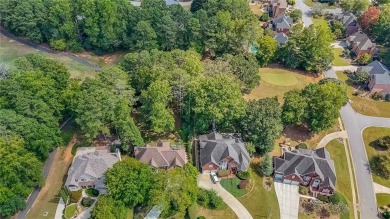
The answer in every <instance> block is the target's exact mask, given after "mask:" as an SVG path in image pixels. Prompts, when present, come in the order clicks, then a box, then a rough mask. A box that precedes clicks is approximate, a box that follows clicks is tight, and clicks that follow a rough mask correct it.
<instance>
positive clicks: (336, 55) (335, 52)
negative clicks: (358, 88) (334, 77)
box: [332, 48, 351, 66]
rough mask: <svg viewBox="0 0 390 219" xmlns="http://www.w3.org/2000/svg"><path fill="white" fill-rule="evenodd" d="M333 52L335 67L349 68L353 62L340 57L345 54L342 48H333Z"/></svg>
mask: <svg viewBox="0 0 390 219" xmlns="http://www.w3.org/2000/svg"><path fill="white" fill-rule="evenodd" d="M332 52H333V57H334V60H333V65H334V66H347V65H350V64H351V60H349V59H344V58H342V57H340V55H341V54H342V53H343V49H342V48H333V50H332Z"/></svg>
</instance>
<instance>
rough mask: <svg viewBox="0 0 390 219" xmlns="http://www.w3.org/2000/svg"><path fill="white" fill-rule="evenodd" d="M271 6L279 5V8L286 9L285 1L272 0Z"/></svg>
mask: <svg viewBox="0 0 390 219" xmlns="http://www.w3.org/2000/svg"><path fill="white" fill-rule="evenodd" d="M271 4H272V5H273V6H276V5H278V4H279V8H287V6H288V4H287V1H286V0H272V1H271Z"/></svg>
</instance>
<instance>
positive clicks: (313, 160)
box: [274, 148, 336, 197]
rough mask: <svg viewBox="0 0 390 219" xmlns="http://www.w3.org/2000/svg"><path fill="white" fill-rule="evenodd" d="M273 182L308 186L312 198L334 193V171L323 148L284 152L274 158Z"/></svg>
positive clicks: (332, 164)
mask: <svg viewBox="0 0 390 219" xmlns="http://www.w3.org/2000/svg"><path fill="white" fill-rule="evenodd" d="M274 169H275V176H274V178H275V181H277V182H282V183H286V184H292V185H303V186H308V187H309V190H310V192H311V193H312V194H313V196H315V197H316V196H317V195H318V194H320V195H327V196H330V195H332V194H333V192H334V191H335V186H336V171H335V167H334V162H333V160H331V159H330V155H329V153H328V151H327V150H326V149H325V148H319V149H316V150H309V149H297V150H292V151H284V154H283V156H282V157H276V158H274Z"/></svg>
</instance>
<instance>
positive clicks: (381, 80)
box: [358, 60, 390, 84]
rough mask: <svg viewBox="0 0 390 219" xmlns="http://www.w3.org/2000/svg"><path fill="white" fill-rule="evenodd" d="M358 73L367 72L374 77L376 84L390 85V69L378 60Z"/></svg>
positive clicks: (360, 69) (359, 69)
mask: <svg viewBox="0 0 390 219" xmlns="http://www.w3.org/2000/svg"><path fill="white" fill-rule="evenodd" d="M358 71H367V72H368V73H370V75H371V76H374V80H375V84H390V71H389V69H388V68H387V67H386V66H385V65H383V64H382V63H381V62H379V61H377V60H375V61H373V62H371V63H370V64H368V65H366V66H362V67H360V68H358Z"/></svg>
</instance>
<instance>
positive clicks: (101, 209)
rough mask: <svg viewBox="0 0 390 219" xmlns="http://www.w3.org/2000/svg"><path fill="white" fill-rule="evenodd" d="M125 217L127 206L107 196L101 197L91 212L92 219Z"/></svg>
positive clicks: (120, 218)
mask: <svg viewBox="0 0 390 219" xmlns="http://www.w3.org/2000/svg"><path fill="white" fill-rule="evenodd" d="M125 217H126V207H125V205H124V204H123V203H122V202H120V201H115V200H114V199H113V198H111V197H110V196H107V195H101V196H99V199H98V200H97V202H96V204H95V207H94V208H93V209H92V212H91V219H122V218H125Z"/></svg>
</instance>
